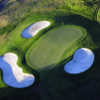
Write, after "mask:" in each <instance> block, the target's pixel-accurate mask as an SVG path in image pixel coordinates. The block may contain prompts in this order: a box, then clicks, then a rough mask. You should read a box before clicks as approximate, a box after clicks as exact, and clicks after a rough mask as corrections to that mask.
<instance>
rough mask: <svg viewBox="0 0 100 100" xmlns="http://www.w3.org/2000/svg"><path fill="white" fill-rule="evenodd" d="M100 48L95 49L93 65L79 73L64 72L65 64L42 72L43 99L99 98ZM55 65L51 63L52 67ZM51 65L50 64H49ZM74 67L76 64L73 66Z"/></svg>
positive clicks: (75, 99) (41, 96) (41, 89)
mask: <svg viewBox="0 0 100 100" xmlns="http://www.w3.org/2000/svg"><path fill="white" fill-rule="evenodd" d="M99 51H100V49H97V50H95V51H94V53H95V56H96V57H95V62H94V64H93V67H92V68H90V69H89V70H88V71H86V72H84V73H81V74H79V75H69V74H67V73H65V72H64V65H65V63H62V64H60V65H57V66H55V67H54V68H53V69H50V68H46V69H44V70H42V71H41V72H40V98H41V100H51V99H52V100H97V99H100V61H99V59H100V53H99ZM52 66H53V65H51V67H52ZM49 67H50V66H49ZM73 67H74V66H73Z"/></svg>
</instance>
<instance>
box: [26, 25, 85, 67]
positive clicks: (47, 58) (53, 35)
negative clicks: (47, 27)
mask: <svg viewBox="0 0 100 100" xmlns="http://www.w3.org/2000/svg"><path fill="white" fill-rule="evenodd" d="M83 35H85V34H84V31H83V28H81V27H78V26H74V25H63V26H60V27H57V28H54V29H52V30H51V31H49V32H48V33H46V34H45V35H44V36H42V37H41V38H40V39H39V40H38V41H37V42H36V43H35V44H34V45H33V46H32V47H31V48H30V49H29V51H28V52H27V54H26V60H27V63H28V64H29V65H30V66H31V67H32V68H34V69H42V68H44V67H48V66H50V65H52V64H57V63H59V62H60V61H61V60H62V56H63V54H64V53H65V51H66V50H67V49H69V48H70V46H71V45H72V44H73V43H74V42H75V41H77V40H79V39H81V38H82V36H83Z"/></svg>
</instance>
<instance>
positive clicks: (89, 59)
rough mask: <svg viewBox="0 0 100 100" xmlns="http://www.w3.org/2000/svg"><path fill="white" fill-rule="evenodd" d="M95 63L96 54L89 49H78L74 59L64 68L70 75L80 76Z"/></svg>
mask: <svg viewBox="0 0 100 100" xmlns="http://www.w3.org/2000/svg"><path fill="white" fill-rule="evenodd" d="M93 62H94V53H93V52H92V51H91V50H90V49H87V48H81V49H78V50H77V51H76V52H75V54H74V56H73V59H72V60H71V61H70V62H68V63H67V64H66V65H65V66H64V70H65V72H67V73H70V74H79V73H82V72H85V71H87V70H88V69H89V68H90V67H92V64H93Z"/></svg>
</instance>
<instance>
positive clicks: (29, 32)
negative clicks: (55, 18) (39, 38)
mask: <svg viewBox="0 0 100 100" xmlns="http://www.w3.org/2000/svg"><path fill="white" fill-rule="evenodd" d="M50 24H51V23H50V22H49V21H39V22H36V23H34V24H32V25H31V26H29V27H27V28H26V29H25V30H24V31H23V32H22V37H24V38H32V37H33V36H35V35H36V34H37V33H38V32H39V31H40V30H42V29H44V28H46V27H48V26H49V25H50Z"/></svg>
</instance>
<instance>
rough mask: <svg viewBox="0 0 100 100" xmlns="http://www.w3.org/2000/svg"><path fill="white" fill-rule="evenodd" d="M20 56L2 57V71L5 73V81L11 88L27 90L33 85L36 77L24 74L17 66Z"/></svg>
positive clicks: (0, 60)
mask: <svg viewBox="0 0 100 100" xmlns="http://www.w3.org/2000/svg"><path fill="white" fill-rule="evenodd" d="M17 60H18V56H17V55H16V54H14V53H6V54H5V55H4V56H1V57H0V69H1V70H2V72H3V81H4V82H5V83H6V84H7V85H8V86H11V87H15V88H25V87H28V86H30V85H32V84H33V83H34V81H35V77H34V75H32V74H28V73H24V72H23V71H22V69H21V68H20V67H19V66H18V65H17Z"/></svg>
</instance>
